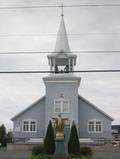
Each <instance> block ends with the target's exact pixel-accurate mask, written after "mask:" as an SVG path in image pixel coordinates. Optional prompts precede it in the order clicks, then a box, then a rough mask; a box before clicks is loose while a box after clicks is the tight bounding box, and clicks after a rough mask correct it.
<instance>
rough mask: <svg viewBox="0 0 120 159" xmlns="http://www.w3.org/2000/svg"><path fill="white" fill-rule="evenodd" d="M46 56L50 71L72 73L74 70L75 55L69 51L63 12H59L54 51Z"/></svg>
mask: <svg viewBox="0 0 120 159" xmlns="http://www.w3.org/2000/svg"><path fill="white" fill-rule="evenodd" d="M47 57H48V62H49V66H50V71H52V72H54V73H72V72H73V71H74V66H75V65H76V58H77V56H76V55H74V54H73V53H72V52H71V51H70V48H69V43H68V38H67V33H66V28H65V23H64V15H63V14H61V22H60V27H59V31H58V34H57V39H56V45H55V50H54V53H52V54H50V55H48V56H47Z"/></svg>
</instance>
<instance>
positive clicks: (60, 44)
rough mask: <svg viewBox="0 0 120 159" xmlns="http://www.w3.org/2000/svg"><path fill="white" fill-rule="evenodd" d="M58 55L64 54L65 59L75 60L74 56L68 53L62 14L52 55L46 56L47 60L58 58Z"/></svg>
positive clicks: (68, 48)
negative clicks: (71, 58) (72, 58)
mask: <svg viewBox="0 0 120 159" xmlns="http://www.w3.org/2000/svg"><path fill="white" fill-rule="evenodd" d="M59 54H66V56H67V57H74V58H76V55H74V54H73V53H72V52H71V51H70V47H69V42H68V37H67V32H66V27H65V23H64V15H63V14H62V15H61V22H60V26H59V31H58V34H57V39H56V44H55V50H54V53H51V54H50V55H48V58H50V57H58V55H59Z"/></svg>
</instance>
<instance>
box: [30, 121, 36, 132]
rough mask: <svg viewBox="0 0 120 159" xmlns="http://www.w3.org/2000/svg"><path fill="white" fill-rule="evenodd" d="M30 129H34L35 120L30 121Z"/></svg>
mask: <svg viewBox="0 0 120 159" xmlns="http://www.w3.org/2000/svg"><path fill="white" fill-rule="evenodd" d="M30 131H36V122H35V121H31V122H30Z"/></svg>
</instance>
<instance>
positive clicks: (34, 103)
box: [11, 96, 45, 121]
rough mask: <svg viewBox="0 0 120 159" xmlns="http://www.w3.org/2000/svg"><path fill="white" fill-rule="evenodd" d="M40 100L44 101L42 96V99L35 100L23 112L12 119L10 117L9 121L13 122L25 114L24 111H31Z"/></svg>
mask: <svg viewBox="0 0 120 159" xmlns="http://www.w3.org/2000/svg"><path fill="white" fill-rule="evenodd" d="M42 100H45V96H43V97H41V98H39V99H38V100H36V101H35V102H33V103H32V104H31V105H29V106H28V107H27V108H25V109H24V110H22V111H21V112H20V113H18V114H17V115H15V116H14V117H12V118H11V120H12V121H14V120H15V119H16V118H18V117H19V116H20V115H22V114H23V113H25V112H26V111H28V110H29V109H31V108H32V107H34V106H35V105H36V104H38V103H39V102H41V101H42Z"/></svg>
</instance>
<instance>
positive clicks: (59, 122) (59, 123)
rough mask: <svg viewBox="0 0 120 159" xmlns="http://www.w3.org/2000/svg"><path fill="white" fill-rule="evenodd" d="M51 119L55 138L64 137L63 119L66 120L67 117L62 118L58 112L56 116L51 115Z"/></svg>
mask: <svg viewBox="0 0 120 159" xmlns="http://www.w3.org/2000/svg"><path fill="white" fill-rule="evenodd" d="M52 119H53V120H54V127H55V131H56V139H61V138H64V127H65V121H66V120H68V118H62V116H61V114H59V115H58V117H55V118H53V117H52Z"/></svg>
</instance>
